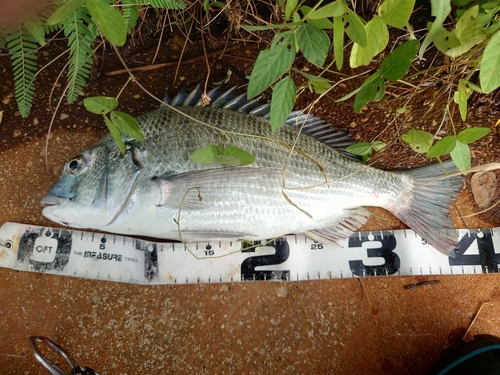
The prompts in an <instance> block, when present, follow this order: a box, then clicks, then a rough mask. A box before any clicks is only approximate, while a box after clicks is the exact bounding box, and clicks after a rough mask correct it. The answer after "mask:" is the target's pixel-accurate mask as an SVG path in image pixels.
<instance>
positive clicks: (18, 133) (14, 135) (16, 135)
mask: <svg viewBox="0 0 500 375" xmlns="http://www.w3.org/2000/svg"><path fill="white" fill-rule="evenodd" d="M20 135H21V130H19V129H16V130H14V134H13V135H12V136H13V137H14V138H16V137H19V136H20Z"/></svg>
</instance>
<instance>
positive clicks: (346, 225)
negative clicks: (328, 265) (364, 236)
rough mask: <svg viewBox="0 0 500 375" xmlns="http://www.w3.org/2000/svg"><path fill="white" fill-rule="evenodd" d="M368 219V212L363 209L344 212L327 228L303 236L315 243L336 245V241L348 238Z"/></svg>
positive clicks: (305, 233) (311, 231) (310, 231)
mask: <svg viewBox="0 0 500 375" xmlns="http://www.w3.org/2000/svg"><path fill="white" fill-rule="evenodd" d="M369 218H370V212H369V211H368V210H367V209H366V208H363V207H358V208H353V209H349V210H345V216H343V217H342V218H341V219H340V220H339V221H337V222H336V223H335V224H333V225H331V226H329V227H328V228H320V229H312V230H309V231H306V232H303V234H304V235H305V236H306V237H308V238H310V239H312V240H313V241H316V242H321V243H329V244H336V245H338V241H340V240H343V239H346V238H348V237H349V236H350V235H351V234H352V233H353V232H354V231H355V230H357V229H359V228H360V227H361V226H362V225H363V224H365V223H366V222H367V221H368V219H369Z"/></svg>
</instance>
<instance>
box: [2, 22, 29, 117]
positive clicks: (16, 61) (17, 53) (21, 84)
mask: <svg viewBox="0 0 500 375" xmlns="http://www.w3.org/2000/svg"><path fill="white" fill-rule="evenodd" d="M5 41H6V42H7V48H8V49H9V53H10V54H11V60H12V68H13V70H14V82H15V93H16V102H17V107H18V108H19V113H20V114H21V116H22V117H24V118H26V117H28V115H29V113H30V111H31V105H32V103H33V95H34V90H35V84H34V81H35V72H36V71H37V64H36V59H37V55H36V53H37V45H36V44H35V43H36V41H35V39H34V38H33V37H32V36H31V35H30V34H29V32H28V31H27V30H26V29H25V28H18V29H17V30H16V32H13V33H12V34H10V35H8V36H7V37H6V38H5Z"/></svg>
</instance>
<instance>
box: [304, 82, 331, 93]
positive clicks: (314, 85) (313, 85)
mask: <svg viewBox="0 0 500 375" xmlns="http://www.w3.org/2000/svg"><path fill="white" fill-rule="evenodd" d="M308 85H309V89H310V90H311V91H312V92H314V93H316V94H319V95H321V94H324V93H325V92H327V91H328V90H330V88H331V87H332V85H331V84H330V83H328V82H324V81H309V82H308Z"/></svg>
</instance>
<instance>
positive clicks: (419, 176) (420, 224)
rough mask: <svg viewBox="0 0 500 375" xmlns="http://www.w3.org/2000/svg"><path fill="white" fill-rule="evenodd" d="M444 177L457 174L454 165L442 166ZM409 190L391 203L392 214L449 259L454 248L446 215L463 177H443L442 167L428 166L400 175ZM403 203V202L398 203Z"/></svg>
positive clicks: (448, 216) (448, 214)
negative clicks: (408, 181) (407, 180)
mask: <svg viewBox="0 0 500 375" xmlns="http://www.w3.org/2000/svg"><path fill="white" fill-rule="evenodd" d="M444 167H445V169H446V171H447V172H448V173H453V172H456V171H457V168H456V167H455V164H454V163H453V162H452V161H451V160H449V161H446V162H444ZM404 174H405V175H407V176H408V177H410V181H412V182H411V188H410V189H408V190H407V191H405V192H403V195H402V196H400V197H399V198H398V201H396V202H394V207H395V208H396V209H395V210H392V212H393V213H394V214H395V215H396V216H397V217H398V218H399V219H400V220H401V221H403V222H404V223H406V224H407V225H408V226H409V227H410V228H411V229H413V230H414V231H415V232H417V233H418V234H419V235H420V236H421V237H422V238H423V239H424V240H426V241H427V243H429V244H430V245H431V246H433V247H435V248H436V249H437V250H439V251H441V252H442V253H444V254H446V255H450V256H453V255H454V253H453V250H454V249H455V248H456V247H457V245H458V236H457V232H456V230H454V226H453V221H452V218H451V215H450V205H451V203H452V201H454V200H455V199H456V198H457V195H458V193H459V191H460V190H461V188H462V184H463V176H462V175H457V176H449V177H447V176H446V172H445V171H444V169H443V165H441V164H439V163H437V164H431V165H427V166H425V167H420V168H416V169H414V170H410V171H407V172H404ZM402 201H403V202H402Z"/></svg>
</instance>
